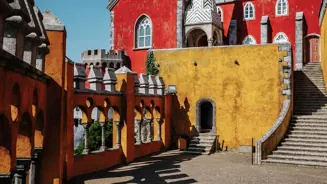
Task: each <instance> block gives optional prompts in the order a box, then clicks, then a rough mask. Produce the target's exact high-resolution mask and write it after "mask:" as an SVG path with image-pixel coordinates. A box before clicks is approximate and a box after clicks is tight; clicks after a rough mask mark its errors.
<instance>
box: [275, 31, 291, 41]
mask: <svg viewBox="0 0 327 184" xmlns="http://www.w3.org/2000/svg"><path fill="white" fill-rule="evenodd" d="M280 36H283V37H284V38H285V42H282V41H278V40H277V39H278V37H280ZM289 42H290V41H289V39H288V37H287V35H286V34H285V33H283V32H279V33H277V34H276V36H275V37H274V40H273V43H289Z"/></svg>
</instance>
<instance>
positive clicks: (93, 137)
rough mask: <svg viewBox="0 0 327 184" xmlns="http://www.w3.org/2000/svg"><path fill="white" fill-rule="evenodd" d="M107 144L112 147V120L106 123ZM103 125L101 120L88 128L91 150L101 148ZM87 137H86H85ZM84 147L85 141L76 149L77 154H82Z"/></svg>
mask: <svg viewBox="0 0 327 184" xmlns="http://www.w3.org/2000/svg"><path fill="white" fill-rule="evenodd" d="M104 128H105V137H106V144H107V145H106V146H107V147H108V148H111V147H112V120H111V121H109V122H108V123H106V124H105V127H104ZM101 134H102V133H101V125H100V123H99V122H94V123H92V125H91V126H90V128H89V129H88V144H89V149H90V151H96V150H99V149H100V148H101ZM84 138H85V137H84ZM83 149H84V141H82V142H81V144H80V145H78V147H77V148H76V149H75V150H74V154H75V155H81V154H82V153H83Z"/></svg>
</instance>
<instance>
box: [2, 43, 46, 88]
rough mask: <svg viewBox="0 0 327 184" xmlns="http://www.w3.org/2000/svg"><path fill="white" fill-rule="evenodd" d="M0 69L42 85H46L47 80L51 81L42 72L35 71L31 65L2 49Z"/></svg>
mask: <svg viewBox="0 0 327 184" xmlns="http://www.w3.org/2000/svg"><path fill="white" fill-rule="evenodd" d="M0 67H3V68H5V69H6V70H9V71H12V72H16V73H20V74H22V75H24V76H28V77H30V78H33V79H36V80H39V81H41V82H43V83H47V82H48V80H50V79H51V77H49V76H48V75H46V74H45V73H43V72H42V71H40V70H38V69H36V68H35V67H33V66H32V65H30V64H28V63H26V62H24V61H22V60H20V59H18V58H16V57H15V56H13V55H12V54H10V53H8V52H6V51H4V50H2V49H0Z"/></svg>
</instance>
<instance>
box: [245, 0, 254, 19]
mask: <svg viewBox="0 0 327 184" xmlns="http://www.w3.org/2000/svg"><path fill="white" fill-rule="evenodd" d="M244 19H245V20H253V19H255V9H254V5H253V3H251V2H247V3H246V4H245V6H244Z"/></svg>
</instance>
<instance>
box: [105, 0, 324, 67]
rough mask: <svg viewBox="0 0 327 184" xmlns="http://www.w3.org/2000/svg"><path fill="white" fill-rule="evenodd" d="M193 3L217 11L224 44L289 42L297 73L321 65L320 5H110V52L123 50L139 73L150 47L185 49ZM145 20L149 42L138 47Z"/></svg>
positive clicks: (278, 1) (228, 1)
mask: <svg viewBox="0 0 327 184" xmlns="http://www.w3.org/2000/svg"><path fill="white" fill-rule="evenodd" d="M198 2H199V3H203V7H204V6H206V4H208V3H209V4H210V3H214V6H216V10H215V11H216V12H217V13H218V14H219V15H220V16H221V24H220V26H221V28H222V30H223V35H224V36H223V41H224V44H225V45H234V44H266V43H282V42H290V43H291V45H292V49H293V57H294V61H296V62H294V68H295V69H301V68H302V66H303V64H305V63H306V62H320V41H319V39H320V28H319V20H318V13H319V7H320V3H321V1H320V0H312V1H310V2H308V1H302V0H272V1H266V0H253V1H243V0H239V1H238V0H216V1H215V2H213V1H212V0H193V1H190V0H188V1H187V0H175V1H159V0H154V1H147V0H140V1H129V0H111V1H110V2H109V5H108V9H109V10H110V12H111V18H112V25H111V38H112V48H113V49H122V50H125V51H126V53H127V55H128V56H129V57H130V60H131V68H132V70H133V71H136V72H138V73H144V72H145V60H146V53H147V50H148V49H149V48H154V49H163V48H180V47H186V46H188V44H187V43H186V42H187V40H188V38H187V36H188V35H187V33H185V25H184V20H185V19H187V18H185V17H186V16H189V15H188V14H187V12H188V11H189V9H190V7H191V6H193V4H194V5H195V4H196V3H198ZM144 17H146V18H147V19H148V20H150V24H151V34H150V35H151V40H152V41H150V42H151V44H150V45H149V46H147V47H141V48H140V47H138V43H137V42H138V41H137V40H138V39H139V32H138V30H139V26H140V21H142V18H144ZM142 34H143V32H142ZM145 36H146V35H145ZM141 39H142V38H141ZM209 41H210V40H209V39H208V42H209Z"/></svg>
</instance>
